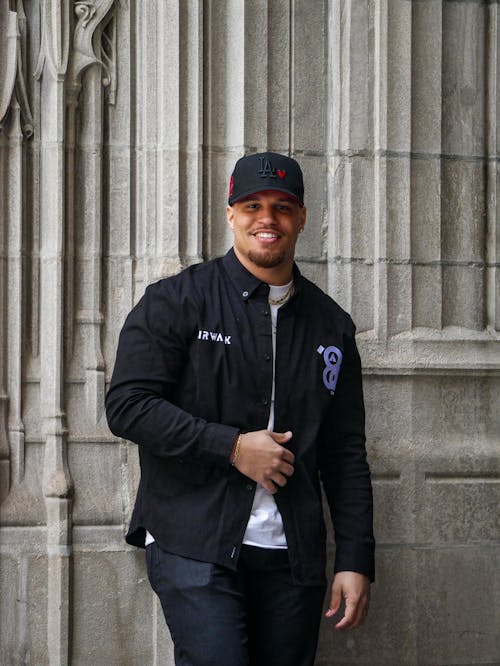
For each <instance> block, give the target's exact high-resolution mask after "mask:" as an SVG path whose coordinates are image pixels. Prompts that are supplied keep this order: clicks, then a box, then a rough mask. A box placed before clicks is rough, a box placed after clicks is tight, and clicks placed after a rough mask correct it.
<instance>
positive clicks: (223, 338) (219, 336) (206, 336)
mask: <svg viewBox="0 0 500 666" xmlns="http://www.w3.org/2000/svg"><path fill="white" fill-rule="evenodd" d="M198 340H209V341H212V342H223V343H224V344H225V345H230V344H231V336H230V335H224V333H218V332H217V331H202V330H201V329H200V330H199V331H198Z"/></svg>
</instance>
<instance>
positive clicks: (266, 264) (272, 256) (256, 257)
mask: <svg viewBox="0 0 500 666" xmlns="http://www.w3.org/2000/svg"><path fill="white" fill-rule="evenodd" d="M248 258H249V259H250V261H251V262H252V263H253V264H255V265H256V266H259V268H275V267H276V266H279V265H280V264H282V263H283V262H284V261H285V258H286V254H285V252H283V250H280V251H275V252H273V251H272V250H261V251H259V252H256V251H255V250H250V251H249V252H248Z"/></svg>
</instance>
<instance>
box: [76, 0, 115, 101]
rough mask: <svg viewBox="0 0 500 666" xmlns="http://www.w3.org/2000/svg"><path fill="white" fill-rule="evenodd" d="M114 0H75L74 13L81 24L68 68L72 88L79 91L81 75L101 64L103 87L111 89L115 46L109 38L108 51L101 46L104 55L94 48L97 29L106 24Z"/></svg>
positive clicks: (107, 38)
mask: <svg viewBox="0 0 500 666" xmlns="http://www.w3.org/2000/svg"><path fill="white" fill-rule="evenodd" d="M114 1H115V0H75V7H74V9H75V14H76V16H77V17H78V22H77V24H76V27H75V33H74V36H73V50H72V53H71V63H70V68H69V81H68V83H69V87H70V89H71V88H72V89H74V90H78V89H79V86H80V81H81V76H82V74H83V72H84V70H85V69H87V67H90V66H91V65H101V67H102V68H103V71H104V76H103V81H102V82H103V85H104V86H109V85H110V83H111V81H112V78H113V68H112V64H113V61H114V54H112V55H111V56H110V54H109V51H110V48H111V49H112V48H113V46H112V44H110V39H109V37H106V48H105V47H104V45H103V47H102V55H101V54H99V55H98V54H97V53H96V51H95V49H94V36H95V34H96V30H97V29H98V28H99V27H101V28H102V25H103V24H104V21H105V19H106V18H107V17H108V15H109V12H110V11H111V9H112V7H113V4H114Z"/></svg>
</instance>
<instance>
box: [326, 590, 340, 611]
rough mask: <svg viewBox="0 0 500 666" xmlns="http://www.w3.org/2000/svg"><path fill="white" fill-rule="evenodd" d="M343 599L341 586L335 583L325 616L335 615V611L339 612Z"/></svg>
mask: <svg viewBox="0 0 500 666" xmlns="http://www.w3.org/2000/svg"><path fill="white" fill-rule="evenodd" d="M341 601H342V592H341V588H340V586H337V585H335V584H334V585H333V587H332V598H331V599H330V606H329V607H328V610H327V611H326V613H325V617H333V615H335V613H338V610H339V608H340V602H341Z"/></svg>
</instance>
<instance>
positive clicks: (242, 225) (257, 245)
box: [226, 190, 306, 270]
mask: <svg viewBox="0 0 500 666" xmlns="http://www.w3.org/2000/svg"><path fill="white" fill-rule="evenodd" d="M226 214H227V220H228V223H229V226H230V227H231V229H232V230H233V233H234V250H235V252H236V255H237V257H238V258H239V259H240V261H241V262H242V263H243V264H244V265H246V266H247V268H250V270H251V267H250V266H249V265H248V264H249V263H250V264H251V265H253V266H256V267H258V268H261V269H271V268H279V267H281V266H287V265H291V264H292V262H293V257H294V254H295V244H296V242H297V236H298V234H299V232H300V230H301V229H302V228H303V227H304V224H305V222H306V209H305V208H304V207H301V206H300V205H299V204H298V203H297V202H296V201H295V200H294V199H292V198H291V197H289V196H287V195H286V194H284V193H283V192H278V191H275V190H266V191H264V192H257V193H256V194H251V195H249V196H247V197H244V198H243V199H240V200H239V201H236V202H235V203H234V204H233V205H232V206H228V207H227V209H226Z"/></svg>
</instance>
